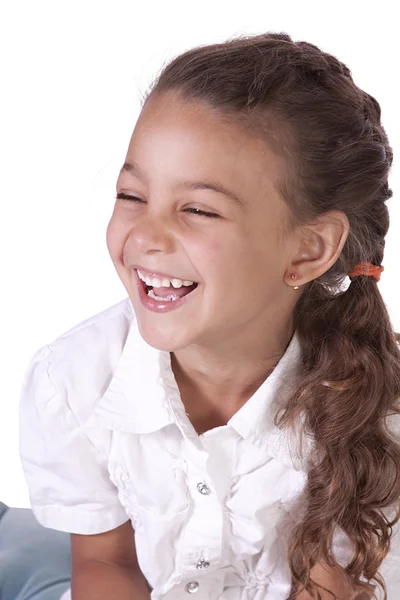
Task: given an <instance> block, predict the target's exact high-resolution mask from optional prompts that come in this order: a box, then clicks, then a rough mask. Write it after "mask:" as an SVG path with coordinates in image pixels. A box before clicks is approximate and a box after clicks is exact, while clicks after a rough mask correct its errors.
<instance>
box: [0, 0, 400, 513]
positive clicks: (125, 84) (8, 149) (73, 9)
mask: <svg viewBox="0 0 400 600" xmlns="http://www.w3.org/2000/svg"><path fill="white" fill-rule="evenodd" d="M394 11H395V3H394V2H392V1H388V2H384V1H381V2H379V3H378V4H374V9H373V10H369V9H368V3H367V2H356V1H352V2H350V1H348V2H335V3H333V2H323V1H322V2H321V1H319V2H315V3H313V2H307V1H304V0H303V1H302V2H297V1H290V2H287V1H286V2H268V1H267V0H263V1H252V0H246V1H244V2H238V3H237V4H236V3H235V2H233V0H220V1H218V0H212V1H210V0H201V1H199V2H194V1H192V0H185V1H184V2H179V1H177V0H175V1H173V0H169V1H160V2H154V1H153V2H146V1H145V2H144V3H143V4H142V3H139V2H135V1H133V0H131V1H128V0H112V1H111V0H110V1H108V2H104V1H101V0H97V1H94V0H68V1H66V0H64V1H63V0H51V1H47V2H46V1H43V0H35V1H34V2H33V1H30V0H26V1H24V2H21V1H19V0H8V2H6V1H4V0H3V2H2V5H1V9H0V56H1V67H0V69H1V71H0V83H1V87H0V89H1V92H0V108H1V110H0V161H1V162H0V165H1V177H0V199H1V201H0V211H1V213H0V227H1V230H0V240H1V267H2V268H1V282H2V283H1V289H2V290H3V291H2V295H1V311H0V318H1V324H0V327H1V332H2V344H1V353H2V354H1V365H2V371H1V384H2V385H1V419H0V456H1V477H0V500H2V501H3V502H6V503H8V504H9V505H10V506H21V507H25V506H29V497H28V491H27V487H26V484H25V480H24V477H23V474H22V470H21V467H20V463H19V455H18V423H17V407H18V401H19V394H20V388H21V384H22V378H23V375H24V372H25V369H26V367H27V364H28V362H29V360H30V358H31V357H32V355H33V354H34V352H35V351H36V350H37V349H38V348H39V347H41V346H43V345H45V344H47V343H49V342H50V341H52V340H53V339H55V338H56V337H57V336H59V335H61V334H62V333H64V332H65V331H67V330H68V329H70V328H71V327H73V326H74V325H76V324H78V323H79V322H81V321H83V320H84V319H86V318H88V317H90V316H91V315H93V314H96V313H97V312H100V311H101V310H104V309H105V308H107V307H108V306H111V305H112V304H114V303H116V302H118V301H119V300H122V299H123V298H125V297H126V293H125V289H124V288H123V286H122V283H121V282H120V280H119V279H118V276H117V274H116V273H115V271H114V268H113V265H112V263H111V259H110V258H109V255H108V252H107V248H106V242H105V230H106V226H107V222H108V219H109V217H110V215H111V211H112V207H113V203H114V186H115V180H116V176H117V172H118V169H119V167H120V166H121V164H122V162H123V159H124V156H125V151H126V148H127V144H128V142H129V138H130V135H131V131H132V129H133V126H134V123H135V121H136V119H137V116H138V111H139V107H140V93H144V92H145V90H146V88H147V85H148V84H149V82H150V80H151V79H152V77H154V76H155V75H156V73H157V72H158V70H159V69H160V68H161V66H162V64H163V62H164V61H166V60H167V59H169V58H170V57H172V56H174V55H176V54H177V53H179V52H181V51H183V50H185V49H187V48H189V47H192V46H195V45H199V44H205V43H209V42H215V41H223V40H224V39H226V38H228V37H231V36H233V35H236V34H240V33H261V32H263V31H267V30H274V31H286V32H287V33H289V34H290V35H291V36H292V37H293V38H294V39H295V40H301V39H303V40H307V41H309V42H312V43H314V44H316V45H318V46H320V47H321V48H322V49H323V50H326V51H328V52H331V53H333V54H335V55H336V56H337V57H338V58H340V59H341V60H342V61H344V62H345V63H346V64H348V66H349V67H350V68H351V70H352V73H353V77H354V79H355V82H356V84H357V85H359V86H360V87H362V88H363V89H365V90H366V91H368V92H369V93H371V94H372V95H374V96H375V97H376V98H377V99H378V101H379V103H380V104H381V107H382V120H383V124H384V126H385V128H386V130H387V133H388V135H389V138H390V141H391V143H392V146H393V148H394V152H395V163H396V164H395V165H394V167H393V169H392V175H391V187H392V188H393V191H394V197H393V198H392V199H391V200H390V201H389V208H390V212H391V229H390V231H389V234H388V236H387V243H386V254H385V260H384V266H385V272H384V273H383V275H382V279H381V281H380V283H379V286H380V289H381V292H382V294H383V296H384V299H385V301H386V303H387V306H388V309H389V312H390V314H391V317H392V321H393V324H394V326H395V328H396V329H397V330H400V303H399V301H398V298H397V297H396V291H397V290H396V286H397V274H398V265H397V264H396V257H398V256H399V250H400V241H399V239H400V209H399V205H398V204H399V203H398V196H399V187H400V185H399V169H398V164H397V162H396V158H397V155H398V153H399V152H400V126H399V118H398V114H397V107H398V97H397V95H396V92H397V90H398V58H399V51H398V46H397V42H396V40H397V37H398V32H397V31H396V30H395V22H396V19H395V12H394ZM396 79H397V82H396Z"/></svg>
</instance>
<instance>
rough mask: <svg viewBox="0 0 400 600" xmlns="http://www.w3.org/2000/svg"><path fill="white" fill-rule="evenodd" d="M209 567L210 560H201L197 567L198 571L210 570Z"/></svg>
mask: <svg viewBox="0 0 400 600" xmlns="http://www.w3.org/2000/svg"><path fill="white" fill-rule="evenodd" d="M209 566H210V563H209V562H208V560H204V558H201V559H200V560H199V561H198V563H197V565H196V569H208V567H209Z"/></svg>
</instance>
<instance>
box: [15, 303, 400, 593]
mask: <svg viewBox="0 0 400 600" xmlns="http://www.w3.org/2000/svg"><path fill="white" fill-rule="evenodd" d="M299 357H300V344H299V340H298V337H297V335H296V333H295V334H294V336H293V338H292V340H291V342H290V344H289V346H288V347H287V349H286V352H285V354H284V355H283V357H282V358H281V360H280V361H279V363H278V364H277V366H276V367H275V369H274V371H273V372H272V373H271V375H269V377H268V378H267V379H266V380H265V382H264V383H263V384H262V385H261V387H260V388H259V389H258V390H257V391H256V392H255V394H254V395H253V396H252V397H251V398H250V399H249V400H248V402H246V404H244V406H243V407H242V408H241V409H240V410H239V411H238V412H237V413H236V414H235V415H234V416H233V417H232V418H231V419H230V421H229V422H228V424H227V425H225V426H222V427H217V428H215V429H212V430H210V431H207V432H206V433H204V434H202V435H200V436H199V435H198V434H197V433H196V431H195V430H194V428H193V426H192V424H191V422H190V420H189V419H188V417H187V415H186V413H185V409H184V405H183V403H182V401H181V398H180V394H179V390H178V387H177V384H176V381H175V378H174V375H173V372H172V369H171V362H170V354H169V353H168V352H163V351H159V350H156V349H154V348H152V347H151V346H149V345H148V344H147V343H146V342H145V341H144V340H143V338H142V337H141V335H140V333H139V331H138V327H137V323H136V320H135V315H134V312H133V308H132V304H131V302H130V299H129V298H126V299H125V300H123V301H122V302H119V303H118V304H116V305H114V306H112V307H110V308H108V309H107V310H105V311H103V312H101V313H99V314H97V315H95V316H93V317H91V318H90V319H87V320H86V321H84V322H83V323H80V324H79V325H77V326H76V327H74V328H73V329H71V330H70V331H68V332H66V333H65V334H63V335H62V336H60V337H59V338H57V339H56V340H55V341H53V342H52V343H50V344H48V345H46V346H44V347H43V348H41V349H39V350H38V351H37V352H36V354H35V355H34V356H33V358H32V359H31V362H30V363H29V366H28V369H27V372H26V375H25V378H24V382H23V386H22V394H21V400H20V406H19V419H20V456H21V461H22V466H23V469H24V473H25V477H26V480H27V483H28V487H29V492H30V499H31V505H32V509H33V512H34V514H35V516H36V518H37V520H38V521H39V523H41V524H42V525H43V526H45V527H50V528H53V529H58V530H61V531H66V532H69V533H80V534H95V533H101V532H104V531H109V530H111V529H114V528H116V527H118V526H120V525H122V524H123V523H125V522H126V521H128V520H131V522H132V525H133V527H134V529H135V537H136V547H137V555H138V561H139V565H140V568H141V570H142V571H143V573H144V575H145V576H146V578H147V580H148V582H149V584H150V586H151V588H152V593H151V598H152V600H187V599H188V597H189V596H188V595H191V594H194V595H195V596H196V599H197V600H216V599H219V600H266V599H267V598H268V600H286V599H287V598H288V596H289V593H290V588H291V578H290V571H289V566H288V562H287V545H288V540H289V538H290V534H291V532H292V530H293V527H294V525H295V523H296V522H297V521H298V520H299V519H301V516H302V506H303V502H302V500H303V491H304V486H305V483H306V478H307V475H306V470H305V458H306V456H307V454H308V452H309V451H310V450H311V448H312V440H311V439H310V438H308V439H306V441H305V442H304V443H303V447H302V448H301V452H300V451H299V452H296V450H297V448H298V441H297V439H296V440H295V436H294V434H290V435H289V434H288V432H287V431H286V430H280V429H278V428H277V427H276V426H275V425H274V423H273V418H274V414H275V411H276V407H277V404H278V402H279V400H280V398H282V397H283V395H285V394H287V393H288V391H289V390H290V384H291V381H292V380H293V374H294V372H295V369H296V365H298V362H299ZM334 551H335V554H336V556H337V558H338V560H339V561H340V562H342V563H343V562H344V563H345V562H346V561H347V560H348V558H349V556H350V554H349V544H348V540H347V538H346V536H344V534H343V532H341V531H339V530H337V532H336V536H335V547H334ZM397 560H398V559H397ZM396 565H397V569H398V567H399V566H400V561H399V560H398V562H397V563H396ZM398 571H400V569H398ZM398 583H399V587H398V590H399V589H400V575H399V581H398ZM396 587H397V586H396ZM68 595H69V594H67V596H68ZM67 596H63V598H66V597H67ZM393 598H394V596H393ZM389 600H390V597H389Z"/></svg>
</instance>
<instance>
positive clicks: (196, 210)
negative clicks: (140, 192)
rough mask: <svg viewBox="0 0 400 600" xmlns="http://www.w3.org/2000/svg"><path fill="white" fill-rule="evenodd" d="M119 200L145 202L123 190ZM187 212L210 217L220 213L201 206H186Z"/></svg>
mask: <svg viewBox="0 0 400 600" xmlns="http://www.w3.org/2000/svg"><path fill="white" fill-rule="evenodd" d="M117 200H128V202H140V203H145V201H144V200H142V199H141V198H138V197H137V196H130V195H129V194H124V193H123V192H120V193H119V194H117ZM185 212H188V213H190V214H193V215H198V216H200V217H208V218H214V219H215V218H218V217H219V215H217V213H212V212H208V211H206V210H201V209H200V208H192V207H190V208H185Z"/></svg>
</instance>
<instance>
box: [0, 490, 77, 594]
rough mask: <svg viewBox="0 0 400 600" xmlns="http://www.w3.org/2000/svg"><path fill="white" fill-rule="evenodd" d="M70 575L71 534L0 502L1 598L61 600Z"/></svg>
mask: <svg viewBox="0 0 400 600" xmlns="http://www.w3.org/2000/svg"><path fill="white" fill-rule="evenodd" d="M70 579H71V552H70V536H69V534H67V533H64V532H62V531H55V530H53V529H48V528H46V527H43V526H42V525H40V524H39V523H38V522H37V521H36V519H35V517H34V515H33V513H32V511H31V510H30V509H27V508H9V507H8V506H7V505H5V504H4V503H3V502H0V600H59V599H60V597H61V595H62V594H63V592H65V590H67V589H68V588H69V587H70Z"/></svg>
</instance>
